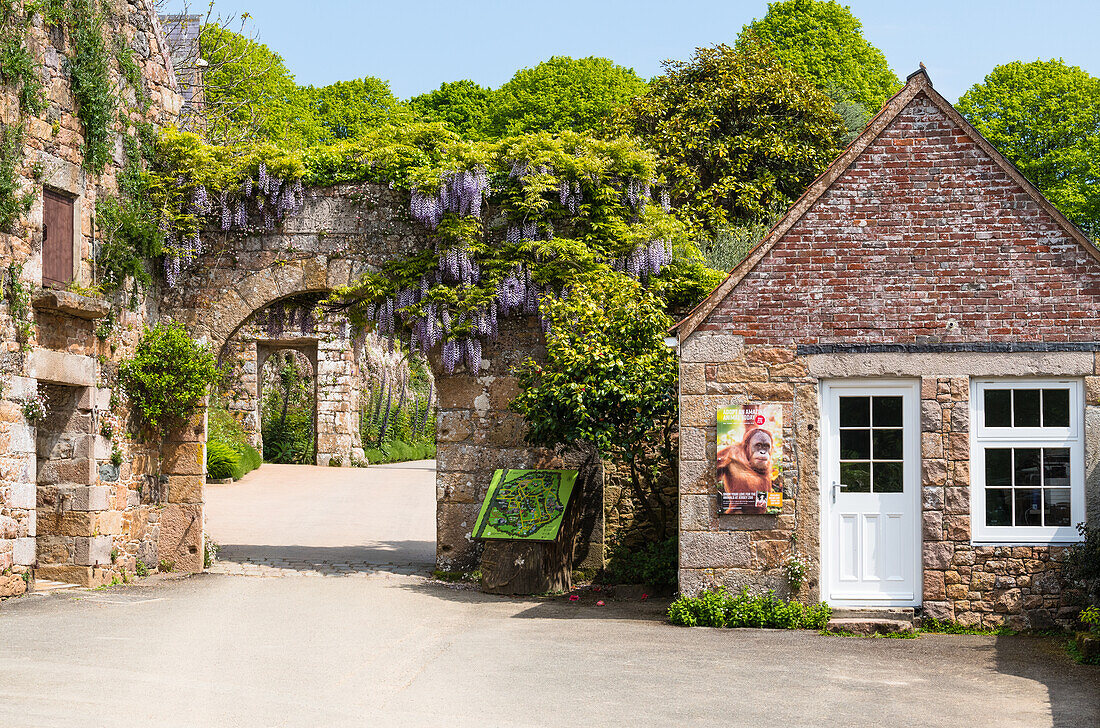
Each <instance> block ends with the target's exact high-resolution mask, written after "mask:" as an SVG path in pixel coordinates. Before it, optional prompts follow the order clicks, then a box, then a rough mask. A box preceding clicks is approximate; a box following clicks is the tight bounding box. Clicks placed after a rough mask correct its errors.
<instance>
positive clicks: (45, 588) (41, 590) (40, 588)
mask: <svg viewBox="0 0 1100 728" xmlns="http://www.w3.org/2000/svg"><path fill="white" fill-rule="evenodd" d="M79 587H80V585H79V584H69V583H68V582H64V581H53V580H52V579H35V580H34V592H35V593H36V594H45V593H48V592H54V591H59V590H61V589H77V588H79Z"/></svg>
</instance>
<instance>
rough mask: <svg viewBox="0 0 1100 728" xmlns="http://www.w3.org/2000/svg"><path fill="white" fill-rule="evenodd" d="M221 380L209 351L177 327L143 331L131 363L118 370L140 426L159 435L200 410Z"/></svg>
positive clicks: (172, 325)
mask: <svg viewBox="0 0 1100 728" xmlns="http://www.w3.org/2000/svg"><path fill="white" fill-rule="evenodd" d="M219 377H220V373H219V371H218V365H217V359H216V357H215V356H214V353H213V352H212V351H211V350H210V347H209V346H208V345H205V344H199V343H197V342H196V341H195V340H194V339H192V338H191V337H190V336H189V335H188V334H187V332H186V331H185V330H184V328H183V326H182V325H180V324H178V323H168V324H165V323H158V324H157V325H156V326H155V327H153V328H151V329H150V328H146V329H145V333H144V334H142V337H141V339H140V340H139V341H138V345H137V349H136V350H135V352H134V355H133V357H131V358H129V359H126V360H124V361H123V362H122V363H121V365H120V366H119V380H120V381H121V383H122V388H123V390H124V391H125V392H126V396H127V397H128V398H129V400H130V403H131V404H132V405H133V406H134V408H135V410H136V411H137V414H138V415H139V416H140V418H141V420H142V422H143V424H145V425H146V426H148V427H149V429H151V430H152V431H153V432H155V433H157V434H158V435H159V434H163V433H164V431H165V430H166V429H167V428H169V427H172V426H175V425H178V424H180V423H181V422H182V421H183V420H184V419H185V418H186V417H188V416H189V415H190V414H191V413H192V412H194V411H195V408H196V407H197V406H198V405H199V404H200V402H201V400H202V398H203V396H204V395H206V393H207V389H208V388H209V387H210V385H211V384H213V383H215V382H216V381H217V380H218V379H219Z"/></svg>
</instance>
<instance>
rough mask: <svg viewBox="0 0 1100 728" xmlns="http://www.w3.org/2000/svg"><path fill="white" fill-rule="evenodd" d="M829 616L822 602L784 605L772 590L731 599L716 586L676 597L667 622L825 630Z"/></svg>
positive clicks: (711, 625) (731, 596)
mask: <svg viewBox="0 0 1100 728" xmlns="http://www.w3.org/2000/svg"><path fill="white" fill-rule="evenodd" d="M832 613H833V610H832V609H831V608H830V607H829V605H828V604H825V603H824V602H821V603H819V604H809V605H807V604H803V603H801V602H794V601H791V602H785V601H783V600H782V599H780V598H779V597H777V596H776V595H775V592H772V591H768V593H767V594H750V593H749V592H748V591H747V590H742V591H741V593H739V594H738V595H737V596H733V595H731V594H730V593H729V592H728V591H727V590H726V588H725V587H718V588H717V589H707V590H704V591H703V592H701V593H700V594H699V596H697V597H687V596H681V597H679V598H678V599H677V600H676V601H674V602H673V603H672V605H671V606H669V608H668V621H669V622H671V623H672V624H675V625H679V626H682V627H765V628H771V629H824V628H825V625H826V624H828V623H829V617H831V616H832Z"/></svg>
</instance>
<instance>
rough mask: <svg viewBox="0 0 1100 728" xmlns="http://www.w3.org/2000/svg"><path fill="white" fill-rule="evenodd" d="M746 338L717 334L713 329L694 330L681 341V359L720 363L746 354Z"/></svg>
mask: <svg viewBox="0 0 1100 728" xmlns="http://www.w3.org/2000/svg"><path fill="white" fill-rule="evenodd" d="M744 352H745V339H744V337H742V336H733V335H730V334H716V333H714V332H712V331H694V332H692V334H691V336H689V337H688V338H687V339H686V340H685V341H683V342H681V343H680V361H685V362H702V363H708V362H709V363H720V362H727V361H733V360H734V359H739V358H741V357H742V356H744Z"/></svg>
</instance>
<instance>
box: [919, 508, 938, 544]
mask: <svg viewBox="0 0 1100 728" xmlns="http://www.w3.org/2000/svg"><path fill="white" fill-rule="evenodd" d="M921 537H922V539H923V540H924V541H942V540H943V513H942V512H940V511H925V512H924V515H923V517H922V518H921Z"/></svg>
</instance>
